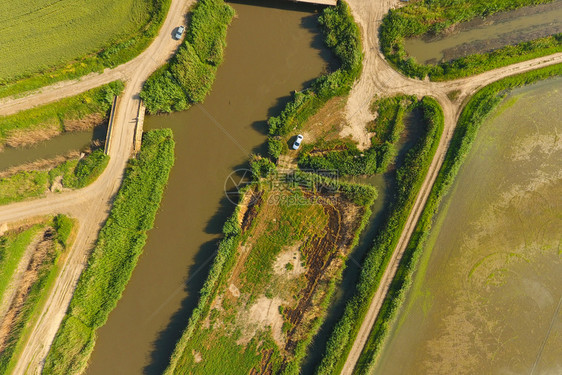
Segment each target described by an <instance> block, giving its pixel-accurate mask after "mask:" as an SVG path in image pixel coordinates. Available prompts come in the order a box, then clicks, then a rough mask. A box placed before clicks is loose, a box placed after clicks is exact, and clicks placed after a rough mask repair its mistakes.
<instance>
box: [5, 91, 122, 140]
mask: <svg viewBox="0 0 562 375" xmlns="http://www.w3.org/2000/svg"><path fill="white" fill-rule="evenodd" d="M123 88H124V85H123V82H122V81H114V82H111V83H108V84H107V85H103V86H100V87H97V88H95V89H92V90H89V91H86V92H84V93H82V94H79V95H76V96H72V97H70V98H65V99H62V100H59V101H57V102H55V103H51V104H47V105H43V106H40V107H36V108H32V109H28V110H26V111H22V112H18V113H16V114H14V115H9V116H3V117H0V151H1V150H2V149H3V148H4V147H5V146H9V147H21V146H29V145H32V144H35V143H38V142H40V141H44V140H47V139H49V138H52V137H54V136H56V135H58V134H60V133H62V132H71V131H80V130H86V129H92V128H94V127H95V126H97V125H100V124H102V123H103V122H104V121H106V119H107V116H108V114H109V110H110V109H111V106H112V104H113V97H114V96H117V95H119V94H121V92H122V91H123Z"/></svg>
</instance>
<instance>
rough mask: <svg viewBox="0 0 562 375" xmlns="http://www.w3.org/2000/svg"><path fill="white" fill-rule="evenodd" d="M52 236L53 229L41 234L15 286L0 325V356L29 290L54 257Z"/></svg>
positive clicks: (17, 320)
mask: <svg viewBox="0 0 562 375" xmlns="http://www.w3.org/2000/svg"><path fill="white" fill-rule="evenodd" d="M54 235H55V231H54V229H53V228H50V227H49V228H47V229H46V230H45V231H44V232H43V238H42V239H41V240H40V241H39V242H38V243H37V244H35V248H34V249H33V255H32V257H31V260H30V262H29V264H28V266H27V269H26V271H25V273H24V275H23V278H22V280H21V282H20V284H19V286H17V288H18V290H17V292H16V294H15V296H14V298H13V300H12V302H11V304H10V307H9V309H8V311H7V313H6V315H5V316H4V319H3V320H2V322H1V323H0V354H1V353H2V351H3V350H4V349H5V347H6V345H7V344H8V342H9V339H10V334H11V332H12V330H13V329H14V327H15V326H16V325H17V324H18V323H19V318H20V313H21V310H22V308H23V307H24V305H25V302H26V301H27V297H28V295H29V292H30V291H31V288H32V287H33V285H34V284H35V282H36V281H37V280H38V279H39V274H40V273H41V271H42V270H43V269H44V267H45V265H46V264H47V262H46V261H48V260H49V258H51V257H52V256H54V242H53V241H54Z"/></svg>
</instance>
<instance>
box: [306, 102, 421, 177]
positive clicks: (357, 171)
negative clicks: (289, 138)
mask: <svg viewBox="0 0 562 375" xmlns="http://www.w3.org/2000/svg"><path fill="white" fill-rule="evenodd" d="M420 105H421V102H419V101H418V100H416V98H415V97H413V96H405V95H401V96H395V97H392V98H382V99H379V100H376V101H375V102H374V103H373V106H372V110H373V112H375V113H376V114H377V116H376V121H374V122H373V123H372V124H371V125H370V126H369V127H368V130H369V131H372V132H374V135H373V137H372V138H371V147H370V148H369V149H367V150H365V151H361V150H359V148H357V145H356V144H355V143H354V142H352V141H350V140H341V139H335V140H332V141H328V142H326V141H324V140H322V139H321V140H319V141H317V142H315V143H314V144H306V145H303V147H302V151H301V152H300V154H299V157H298V165H299V167H300V168H302V169H313V170H325V171H338V173H339V174H340V175H371V174H375V173H383V172H385V171H386V170H387V168H388V166H389V164H390V162H391V161H392V160H394V158H395V156H396V154H397V149H396V145H397V143H398V141H399V140H400V135H401V134H402V131H403V130H404V116H405V114H406V113H408V112H411V111H412V110H413V109H414V108H416V107H418V106H420Z"/></svg>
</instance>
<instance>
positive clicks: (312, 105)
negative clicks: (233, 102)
mask: <svg viewBox="0 0 562 375" xmlns="http://www.w3.org/2000/svg"><path fill="white" fill-rule="evenodd" d="M318 21H319V22H320V25H321V27H322V31H323V33H324V41H325V43H326V45H327V46H328V47H329V48H331V49H332V51H333V52H334V54H335V55H336V56H337V57H338V59H339V60H340V63H341V65H340V68H339V69H337V70H336V71H334V72H332V73H329V74H327V75H324V76H321V77H320V78H318V79H316V80H315V81H314V82H313V83H312V85H311V87H310V88H308V89H306V90H304V91H298V92H295V93H294V96H293V99H292V101H291V102H290V103H288V104H287V106H286V107H285V109H284V110H283V111H282V112H281V114H279V116H276V117H271V118H270V119H269V121H268V122H269V135H270V137H269V141H268V149H269V154H270V156H271V157H272V158H273V159H277V158H278V157H279V156H280V155H281V154H282V153H284V152H287V151H288V146H287V142H286V139H285V138H286V136H287V135H288V134H289V133H291V132H293V131H295V130H297V129H300V128H301V127H302V125H303V124H304V123H305V122H306V120H307V119H308V118H310V117H311V116H312V115H314V114H315V113H316V112H317V111H318V110H319V109H320V108H322V106H323V105H324V104H325V103H326V102H327V101H328V100H330V99H331V98H334V97H336V96H344V95H347V94H348V93H349V91H350V90H351V87H352V85H353V83H354V82H355V80H356V79H357V78H359V76H360V75H361V70H362V68H363V52H362V47H361V34H360V32H359V27H358V26H357V24H356V23H355V21H354V20H353V16H352V15H351V12H350V10H349V7H348V5H347V4H346V3H345V2H343V1H341V0H340V1H338V4H337V6H336V7H335V8H326V9H324V11H323V12H322V14H321V15H320V17H319V18H318Z"/></svg>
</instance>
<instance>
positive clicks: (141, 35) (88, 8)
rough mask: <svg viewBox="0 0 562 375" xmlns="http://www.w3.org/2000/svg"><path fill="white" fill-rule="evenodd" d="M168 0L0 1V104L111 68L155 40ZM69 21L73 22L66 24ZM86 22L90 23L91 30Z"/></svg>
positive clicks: (167, 7)
mask: <svg viewBox="0 0 562 375" xmlns="http://www.w3.org/2000/svg"><path fill="white" fill-rule="evenodd" d="M170 3H171V0H124V1H119V2H112V1H109V0H100V1H96V2H92V1H86V0H78V1H69V0H62V1H58V2H56V3H55V4H53V3H52V2H49V1H46V0H40V1H35V2H28V3H18V4H17V6H16V5H15V3H13V2H11V1H10V0H1V1H0V8H2V9H3V13H2V15H0V20H1V21H0V23H1V24H2V25H3V26H5V27H6V29H7V30H9V31H7V32H5V33H3V34H2V36H0V43H1V44H2V46H3V50H4V51H5V52H6V53H7V55H5V56H3V57H5V58H4V59H3V61H2V62H0V98H1V97H6V96H11V95H16V94H18V93H22V92H26V91H30V90H34V89H37V88H39V87H42V86H46V85H49V84H53V83H55V82H58V81H63V80H67V79H74V78H78V77H80V76H83V75H85V74H88V73H91V72H101V71H103V69H105V68H113V67H115V66H117V65H120V64H122V63H124V62H126V61H129V60H131V59H132V58H134V57H136V56H137V55H138V54H140V53H141V52H142V51H143V50H144V49H145V48H146V47H148V45H149V44H150V42H151V41H152V40H153V39H154V37H156V35H157V34H158V32H159V30H160V27H161V25H162V23H163V21H164V19H165V18H166V14H167V13H168V9H169V8H170ZM69 19H71V20H73V22H68V20H69ZM92 19H94V20H95V23H94V24H92Z"/></svg>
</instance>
